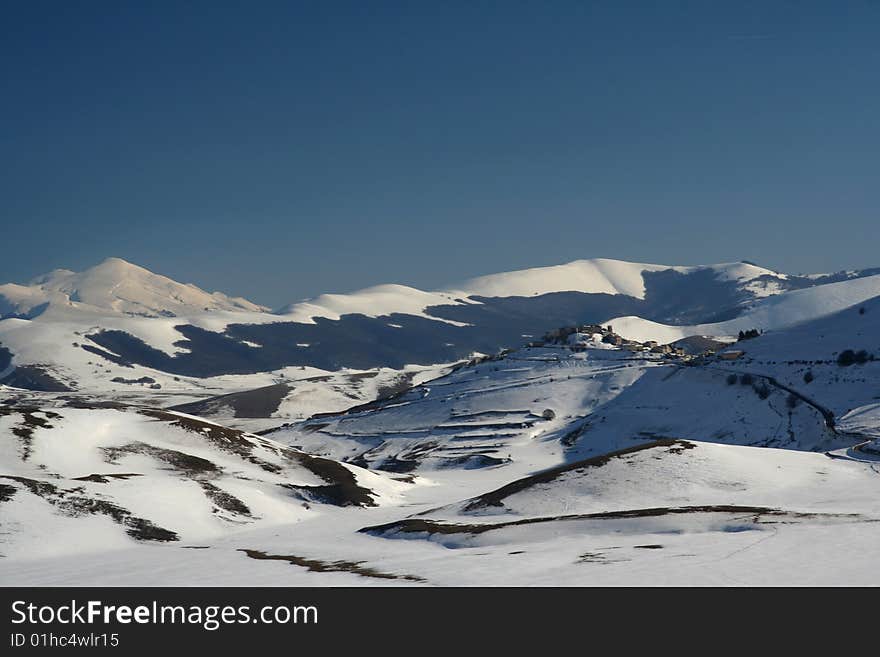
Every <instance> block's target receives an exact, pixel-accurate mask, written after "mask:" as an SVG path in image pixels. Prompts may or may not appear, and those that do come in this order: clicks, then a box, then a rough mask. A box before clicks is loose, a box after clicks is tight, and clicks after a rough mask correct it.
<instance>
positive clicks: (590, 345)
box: [528, 324, 686, 358]
mask: <svg viewBox="0 0 880 657" xmlns="http://www.w3.org/2000/svg"><path fill="white" fill-rule="evenodd" d="M548 345H562V346H565V347H567V348H568V349H571V350H572V351H574V352H579V351H586V350H587V349H596V348H603V347H605V348H614V347H617V348H619V349H622V350H624V351H631V352H633V353H645V352H648V353H652V354H660V355H664V356H669V357H673V358H684V357H685V356H686V353H685V351H684V349H682V348H680V347H676V346H674V345H671V344H659V343H657V342H655V341H653V340H649V341H647V342H637V341H635V340H627V339H626V338H624V337H621V336H620V335H618V334H617V333H615V332H614V329H613V327H611V326H600V325H599V324H581V325H579V326H564V327H562V328H558V329H554V330H552V331H550V332H549V333H546V334H545V335H544V337H543V338H542V339H541V340H536V341H534V342H530V343H529V344H528V346H529V347H546V346H548Z"/></svg>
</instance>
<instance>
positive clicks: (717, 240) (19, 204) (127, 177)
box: [0, 0, 880, 306]
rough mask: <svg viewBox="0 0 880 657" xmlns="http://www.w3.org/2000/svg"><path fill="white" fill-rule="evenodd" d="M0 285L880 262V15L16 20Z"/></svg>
mask: <svg viewBox="0 0 880 657" xmlns="http://www.w3.org/2000/svg"><path fill="white" fill-rule="evenodd" d="M0 84H2V86H0V213H2V214H0V220H2V226H0V245H2V247H0V282H6V281H17V282H24V281H26V280H28V279H30V278H31V277H33V276H35V275H37V274H39V273H42V272H44V271H48V270H50V269H53V268H56V267H65V268H69V269H77V270H79V269H82V268H86V267H88V266H91V265H93V264H96V263H97V262H99V261H100V260H102V259H104V258H105V257H107V256H111V255H114V256H119V257H122V258H125V259H127V260H131V261H132V262H135V263H138V264H141V265H143V266H145V267H148V268H150V269H152V270H153V271H157V272H160V273H163V274H166V275H169V276H171V277H173V278H175V279H177V280H180V281H183V282H193V283H196V284H197V285H200V286H201V287H204V288H206V289H209V290H215V289H219V290H223V291H225V292H228V293H232V294H238V295H244V296H247V297H249V298H251V299H253V300H254V301H258V302H262V303H266V304H269V305H273V306H278V305H281V304H283V303H285V302H288V301H294V300H298V299H300V298H303V297H306V296H312V295H315V294H319V293H321V292H333V291H335V292H344V291H350V290H353V289H357V288H361V287H364V286H367V285H372V284H376V283H381V282H400V283H407V284H411V285H416V286H419V287H423V288H430V287H433V286H439V285H443V284H445V283H448V282H454V281H456V280H460V279H462V278H465V277H468V276H473V275H479V274H485V273H491V272H496V271H504V270H510V269H519V268H524V267H529V266H538V265H545V264H556V263H561V262H566V261H570V260H574V259H577V258H588V257H611V258H621V259H627V260H637V261H643V262H659V263H668V264H700V263H709V262H721V261H731V260H741V259H748V260H753V261H756V262H758V263H759V264H763V265H765V266H768V267H771V268H776V269H780V270H784V271H789V272H793V273H797V272H809V271H815V272H821V271H835V270H839V269H842V268H857V267H867V266H872V265H873V266H878V265H880V253H878V248H877V247H878V235H880V180H878V177H880V166H878V158H880V3H877V2H858V1H853V2H831V1H828V2H822V3H809V2H769V1H762V2H744V1H740V0H738V1H735V2H672V1H670V2H612V1H609V2H586V1H581V2H561V1H558V0H554V1H552V2H537V1H536V2H513V1H510V0H508V1H505V2H473V1H470V2H408V3H393V2H378V1H375V2H351V3H347V2H283V3H271V2H262V1H261V2H256V3H245V2H237V3H227V2H210V3H192V2H168V3H162V2H150V3H135V2H98V1H90V2H61V1H56V2H43V1H29V2H5V3H3V4H2V9H0Z"/></svg>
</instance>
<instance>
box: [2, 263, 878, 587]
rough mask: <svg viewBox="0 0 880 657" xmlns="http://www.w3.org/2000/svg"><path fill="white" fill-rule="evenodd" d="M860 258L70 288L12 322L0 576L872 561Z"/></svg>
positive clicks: (873, 373) (503, 571) (858, 564)
mask: <svg viewBox="0 0 880 657" xmlns="http://www.w3.org/2000/svg"><path fill="white" fill-rule="evenodd" d="M859 274H860V273H852V272H850V273H843V274H840V275H830V276H829V275H825V276H815V277H793V276H786V275H783V274H776V273H774V272H770V271H769V270H763V269H760V268H758V267H756V266H754V265H749V264H745V263H738V264H735V265H716V266H713V267H703V268H687V267H674V268H668V267H662V266H657V265H640V264H631V263H619V262H614V261H582V262H577V263H572V264H570V265H563V266H560V267H555V268H547V269H538V270H527V271H525V272H514V273H511V274H501V275H497V276H491V277H485V278H482V279H475V280H474V281H471V282H469V283H463V284H460V285H459V286H455V287H453V286H450V287H449V289H448V290H446V291H444V292H421V291H412V288H405V287H399V286H383V287H381V288H378V289H376V288H374V289H373V290H372V291H369V292H364V293H357V294H354V295H340V296H338V297H327V296H325V297H319V298H317V299H315V300H313V301H312V302H310V303H311V309H307V308H306V307H305V306H298V307H297V306H294V307H291V308H288V309H286V313H287V314H282V315H279V314H273V313H269V312H265V311H263V310H261V309H259V308H248V309H242V310H235V309H229V308H222V307H215V308H213V309H211V310H205V309H204V308H208V307H209V306H204V307H203V308H202V309H196V308H195V307H194V306H189V307H187V308H178V310H179V311H180V312H179V314H178V313H177V312H175V314H176V316H175V317H169V316H165V315H166V314H167V313H162V312H160V311H161V310H163V309H164V310H168V308H169V306H168V305H167V304H166V303H165V302H160V300H159V299H154V300H153V301H151V302H149V303H146V302H145V297H143V296H142V297H139V298H140V301H139V303H141V305H140V306H139V307H141V308H143V307H146V306H150V307H151V308H152V310H153V311H156V312H150V313H149V314H150V316H143V315H142V314H138V313H139V311H135V310H133V309H134V306H127V305H124V304H123V305H118V304H116V305H114V304H115V303H116V301H114V299H113V297H112V295H113V293H112V292H107V291H108V290H112V289H113V284H112V283H111V284H110V285H109V286H107V285H104V286H103V288H101V289H103V290H104V292H102V293H101V294H105V296H104V297H103V299H104V300H103V301H100V299H99V297H100V294H98V292H94V291H92V292H89V299H91V300H92V301H90V302H89V303H86V302H84V301H79V300H75V299H77V298H83V297H80V296H78V295H76V294H73V293H72V292H68V291H65V292H63V295H65V296H63V297H59V299H60V301H58V302H57V303H55V302H50V303H49V305H48V306H47V307H45V308H43V309H42V312H40V313H39V314H33V315H32V317H31V318H30V319H27V318H24V317H10V318H7V319H4V320H2V321H0V343H2V345H0V376H2V381H4V382H5V385H4V384H3V383H2V382H0V514H2V515H0V517H2V522H3V532H0V554H2V555H3V556H4V557H5V558H3V559H0V579H2V581H3V582H4V583H11V584H24V585H38V584H82V583H86V582H87V583H90V584H93V585H95V584H116V585H126V584H127V585H131V584H177V585H183V584H212V585H222V584H248V585H259V584H265V585H279V584H280V585H316V584H317V585H323V584H326V585H361V584H395V585H421V584H441V585H442V584H459V585H462V584H471V585H472V584H508V585H509V584H522V585H535V584H549V585H559V584H569V585H570V584H596V583H612V584H646V583H647V584H658V583H676V584H719V583H722V584H723V583H731V582H735V583H740V584H743V583H745V584H758V583H762V584H767V583H778V584H804V583H832V584H842V583H858V584H867V583H878V582H880V580H878V579H877V573H876V568H875V564H874V561H875V559H874V556H873V553H874V549H873V547H874V546H875V545H876V544H877V541H878V540H880V534H878V532H880V530H878V527H880V524H878V522H877V521H878V520H880V502H878V500H880V497H878V495H877V493H878V486H880V479H878V478H877V467H878V462H880V411H878V407H880V403H878V396H880V337H878V336H880V290H877V286H878V280H877V279H880V276H878V275H877V272H861V274H864V275H859ZM37 287H39V286H37ZM135 287H136V286H135ZM568 287H571V288H573V289H566V288H568ZM59 289H60V288H59ZM71 289H72V288H71ZM151 289H153V290H154V291H155V290H156V289H158V288H157V287H156V286H153V288H151ZM135 291H136V290H135ZM58 294H59V295H61V294H62V292H59V293H58ZM106 294H110V296H109V297H108V296H106ZM157 294H159V293H157ZM71 295H73V296H71ZM426 295H427V296H426ZM484 295H488V296H484ZM491 295H500V296H491ZM125 296H126V297H128V296H132V295H128V293H126V295H125ZM147 296H149V295H147ZM160 296H161V294H160ZM65 298H66V301H65V300H64V299H65ZM96 301H100V303H97V302H96ZM435 303H439V305H433V304H435ZM101 304H103V306H102V305H101ZM104 306H106V308H104ZM102 308H103V309H102ZM315 309H317V311H316V310H315ZM621 309H623V311H622V312H621ZM132 312H133V313H134V314H129V313H132ZM172 312H174V311H172ZM316 312H317V314H314V313H316ZM321 313H324V315H323V316H322V315H321ZM640 313H641V314H640ZM145 314H146V313H145ZM630 317H635V318H636V319H629V318H630ZM590 318H595V319H594V320H591V319H590ZM609 318H616V319H613V320H611V321H608V320H609ZM650 322H653V324H652V323H650ZM609 324H611V325H612V326H611V328H609ZM644 327H648V328H650V329H651V330H650V331H647V332H643V333H638V332H636V331H637V330H643V329H644ZM752 329H757V331H754V332H750V333H749V335H748V336H745V335H744V336H743V338H746V337H748V339H741V340H739V341H736V342H734V343H731V339H730V337H729V336H731V335H733V336H736V334H737V333H738V331H740V330H742V331H751V330H752ZM661 330H666V331H670V332H669V333H666V334H662V333H659V332H658V331H661ZM762 331H763V332H762ZM704 333H705V334H708V335H712V336H715V337H725V338H726V339H725V340H710V339H697V340H691V341H689V342H688V343H687V345H686V346H687V349H684V348H676V347H674V346H669V345H660V344H657V343H658V342H668V341H671V340H677V339H679V338H681V337H682V336H685V335H695V334H696V335H699V334H704ZM627 337H629V338H630V339H627ZM634 338H638V340H635V339H634ZM453 340H456V341H457V342H452V341H453ZM441 341H442V342H444V344H443V345H442V346H443V347H445V349H446V350H445V351H444V350H443V349H439V348H438V344H439V343H440V342H441ZM446 342H448V343H449V344H448V345H447V344H446ZM477 346H480V347H483V348H482V349H480V348H476V347H477ZM500 347H512V348H511V349H506V350H504V351H502V352H500V353H497V352H498V349H499V348H500ZM471 351H482V352H483V354H488V355H479V354H478V355H474V356H473V357H472V358H463V357H464V356H468V355H470V352H471ZM292 354H296V355H298V357H299V359H298V360H297V359H296V358H294V357H293V356H292ZM438 354H440V355H442V356H446V357H448V359H447V360H438V359H437V355H438ZM401 362H402V363H403V365H404V367H400V364H401ZM377 363H378V364H377ZM418 363H422V364H418ZM346 364H347V365H348V367H346ZM389 364H390V365H392V367H389ZM316 365H317V366H316ZM395 366H396V367H400V369H395ZM256 430H259V431H260V434H259V435H258V434H256V433H253V431H256ZM402 538H406V539H410V540H398V539H402Z"/></svg>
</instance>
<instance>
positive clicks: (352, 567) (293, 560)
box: [239, 549, 427, 582]
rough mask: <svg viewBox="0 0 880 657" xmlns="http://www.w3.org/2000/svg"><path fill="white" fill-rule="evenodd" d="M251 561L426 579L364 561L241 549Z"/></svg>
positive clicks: (365, 575) (326, 571) (379, 577)
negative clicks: (370, 565) (381, 568)
mask: <svg viewBox="0 0 880 657" xmlns="http://www.w3.org/2000/svg"><path fill="white" fill-rule="evenodd" d="M239 552H244V553H245V554H246V555H248V556H249V557H250V558H251V559H267V560H271V561H286V562H287V563H289V564H292V565H294V566H300V567H302V568H307V569H308V570H310V571H312V572H315V573H353V574H355V575H360V576H361V577H373V578H376V579H402V580H407V581H410V582H425V581H427V580H426V579H425V578H424V577H419V576H418V575H398V574H396V573H384V572H382V571H380V570H376V569H374V568H369V567H366V566H363V565H361V564H363V563H364V562H363V561H320V560H318V559H306V558H304V557H298V556H296V555H293V554H266V553H265V552H262V551H260V550H247V549H239Z"/></svg>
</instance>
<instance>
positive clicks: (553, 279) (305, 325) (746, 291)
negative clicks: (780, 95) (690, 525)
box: [0, 258, 880, 410]
mask: <svg viewBox="0 0 880 657" xmlns="http://www.w3.org/2000/svg"><path fill="white" fill-rule="evenodd" d="M871 273H876V272H874V271H873V270H866V271H863V272H844V273H841V274H837V275H821V276H790V275H786V274H780V273H777V272H773V271H771V270H769V269H764V268H761V267H758V266H756V265H752V264H749V263H730V264H721V265H710V266H703V267H678V266H665V265H652V264H639V263H627V262H621V261H617V260H605V259H596V260H579V261H575V262H572V263H569V264H566V265H559V266H554V267H541V268H535V269H528V270H523V271H516V272H507V273H502V274H494V275H491V276H484V277H480V278H476V279H472V280H470V281H465V282H463V283H460V284H458V285H452V286H449V287H448V288H446V289H445V290H440V291H435V292H425V291H422V290H417V289H415V288H411V287H406V286H401V285H383V286H377V287H373V288H369V289H367V290H363V291H360V292H355V293H352V294H345V295H335V294H328V295H322V296H319V297H316V298H314V299H311V300H308V301H305V302H300V303H297V304H292V305H290V306H288V307H286V308H284V309H282V310H280V311H277V312H275V313H271V312H267V311H266V309H265V308H262V307H260V306H257V305H255V304H252V303H250V302H247V301H245V300H242V299H233V298H230V297H227V296H225V295H223V294H222V293H219V292H216V293H213V294H209V293H207V292H204V291H202V290H199V289H198V288H196V287H194V286H192V285H182V284H179V283H176V282H174V281H172V280H170V279H168V278H165V277H163V276H160V275H157V274H152V273H151V272H149V271H147V270H145V269H143V268H141V267H138V266H135V265H131V264H129V263H126V262H125V261H122V260H119V259H116V258H111V259H109V260H107V261H105V262H104V263H102V264H100V265H98V266H97V267H94V268H92V269H90V270H87V271H85V272H83V273H80V274H75V273H72V272H68V271H63V270H59V271H56V272H53V273H52V274H48V275H46V276H44V277H41V278H40V279H38V280H37V281H34V282H33V284H31V285H29V286H20V285H14V284H9V285H4V286H2V287H0V310H2V312H3V313H4V316H5V317H6V318H5V319H2V320H0V381H2V377H3V376H4V375H8V374H9V371H10V368H11V367H17V368H19V370H20V375H19V376H18V377H17V379H16V380H17V381H18V383H16V385H25V386H27V387H32V388H36V389H50V390H51V389H54V390H63V389H65V388H67V389H73V388H76V389H80V390H84V389H86V388H92V389H94V388H95V387H96V386H97V387H100V388H101V389H107V388H111V389H113V388H115V389H117V390H125V389H126V387H128V388H129V389H130V384H127V383H124V382H123V383H119V382H118V381H117V382H115V383H114V382H113V380H114V379H123V380H126V381H132V380H133V381H140V380H145V379H152V382H150V385H153V384H158V385H160V386H162V388H163V389H164V390H166V391H167V390H168V389H169V388H171V389H173V388H175V387H177V388H179V387H180V386H175V382H176V381H179V380H180V379H183V378H186V379H189V380H194V379H199V380H202V381H208V380H213V381H219V380H220V377H229V376H233V377H248V376H250V377H252V383H253V385H249V383H248V382H247V381H244V380H239V384H240V385H237V386H236V387H235V388H234V389H232V390H230V389H228V388H226V387H225V386H224V385H221V386H220V388H221V389H219V390H218V386H214V385H211V384H210V383H209V384H208V385H207V387H208V388H212V389H214V390H216V391H217V392H219V393H222V392H233V391H240V390H243V389H246V388H248V387H252V388H255V387H258V386H260V385H270V384H275V383H283V382H284V380H286V379H288V378H289V376H281V375H279V376H276V377H275V379H273V380H268V381H266V380H265V377H263V380H259V378H260V376H261V375H263V374H265V373H271V372H275V373H279V372H282V371H285V370H289V369H290V368H305V370H304V371H313V373H314V375H321V373H322V372H335V371H340V370H351V371H353V372H364V371H377V370H380V369H382V368H392V369H403V368H405V367H407V366H433V365H437V364H443V363H452V362H456V361H459V360H463V359H467V358H469V357H470V356H471V355H473V354H474V353H484V354H492V353H496V352H498V351H499V350H501V349H503V348H507V347H517V346H520V345H522V344H524V343H526V342H528V341H530V340H533V339H535V338H537V337H539V336H541V335H542V334H543V333H545V332H546V331H548V330H550V329H553V328H555V327H558V326H563V325H573V324H578V323H585V322H589V323H599V322H602V323H607V322H608V321H609V320H612V323H613V325H614V328H615V331H616V332H618V333H620V334H622V335H624V336H625V337H638V338H640V339H642V340H644V339H654V340H658V341H661V342H668V341H671V340H674V339H677V338H680V337H682V336H685V335H699V334H705V335H716V334H720V335H729V334H731V333H732V334H734V335H735V334H736V332H737V331H738V330H740V328H741V327H742V328H745V329H750V328H755V327H757V328H761V329H764V328H778V327H781V326H785V325H788V324H791V323H794V322H797V321H803V320H807V319H811V318H813V317H817V316H821V315H822V314H827V313H829V312H833V311H835V310H838V309H840V308H842V307H844V306H845V305H846V304H851V303H856V302H858V301H860V300H862V299H865V298H868V297H870V296H874V295H877V294H880V276H877V275H874V276H869V275H868V274H871ZM612 318H613V319H612ZM297 378H304V377H297ZM53 382H54V383H53ZM326 410H332V408H328V409H326Z"/></svg>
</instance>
